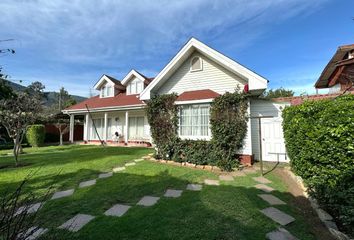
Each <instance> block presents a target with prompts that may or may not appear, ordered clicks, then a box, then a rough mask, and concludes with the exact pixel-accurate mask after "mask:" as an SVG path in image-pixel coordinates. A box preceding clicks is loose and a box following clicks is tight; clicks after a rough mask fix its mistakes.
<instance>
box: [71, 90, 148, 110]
mask: <svg viewBox="0 0 354 240" xmlns="http://www.w3.org/2000/svg"><path fill="white" fill-rule="evenodd" d="M86 104H87V106H88V107H89V108H104V107H123V106H131V105H141V104H144V102H143V101H140V100H139V94H132V95H126V94H125V93H119V94H118V95H116V96H114V97H106V98H100V97H99V96H95V97H92V98H89V99H87V100H85V101H83V102H80V103H78V104H75V105H73V106H71V107H68V108H67V109H65V110H79V109H86Z"/></svg>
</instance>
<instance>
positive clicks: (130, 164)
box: [125, 162, 136, 167]
mask: <svg viewBox="0 0 354 240" xmlns="http://www.w3.org/2000/svg"><path fill="white" fill-rule="evenodd" d="M134 165H136V163H135V162H130V163H126V164H125V166H126V167H129V166H134Z"/></svg>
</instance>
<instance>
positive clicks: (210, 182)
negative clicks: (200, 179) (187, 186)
mask: <svg viewBox="0 0 354 240" xmlns="http://www.w3.org/2000/svg"><path fill="white" fill-rule="evenodd" d="M204 183H205V184H206V185H212V186H219V185H220V182H219V180H212V179H205V180H204Z"/></svg>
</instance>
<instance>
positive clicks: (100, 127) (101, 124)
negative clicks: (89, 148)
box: [90, 118, 104, 140]
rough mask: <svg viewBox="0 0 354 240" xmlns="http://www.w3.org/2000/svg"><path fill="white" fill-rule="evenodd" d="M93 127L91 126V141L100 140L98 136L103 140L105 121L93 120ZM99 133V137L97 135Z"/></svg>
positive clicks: (101, 119) (100, 119)
mask: <svg viewBox="0 0 354 240" xmlns="http://www.w3.org/2000/svg"><path fill="white" fill-rule="evenodd" d="M92 122H93V123H92V125H91V138H90V139H91V140H98V139H99V138H98V136H99V137H100V138H101V139H103V132H104V119H103V118H97V119H92ZM95 127H96V129H97V132H96V130H95ZM97 133H98V135H97Z"/></svg>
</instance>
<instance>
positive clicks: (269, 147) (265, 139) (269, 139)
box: [261, 118, 288, 162]
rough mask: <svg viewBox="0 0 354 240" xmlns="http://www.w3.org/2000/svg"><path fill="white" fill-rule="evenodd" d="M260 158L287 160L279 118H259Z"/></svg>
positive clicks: (265, 159)
mask: <svg viewBox="0 0 354 240" xmlns="http://www.w3.org/2000/svg"><path fill="white" fill-rule="evenodd" d="M261 134H262V136H261V137H262V159H263V160H264V161H278V160H279V161H280V162H288V157H287V156H286V150H285V142H284V137H283V127H282V121H281V119H280V118H263V119H261Z"/></svg>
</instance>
